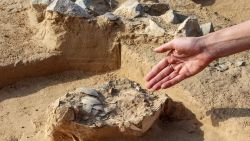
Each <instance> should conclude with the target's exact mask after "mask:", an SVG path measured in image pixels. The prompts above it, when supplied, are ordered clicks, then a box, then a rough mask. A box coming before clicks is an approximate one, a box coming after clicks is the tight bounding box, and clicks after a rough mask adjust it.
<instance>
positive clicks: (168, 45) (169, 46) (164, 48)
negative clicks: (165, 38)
mask: <svg viewBox="0 0 250 141" xmlns="http://www.w3.org/2000/svg"><path fill="white" fill-rule="evenodd" d="M172 49H173V46H172V42H168V43H166V44H163V45H161V46H160V47H157V48H155V49H154V51H155V52H157V53H163V52H166V51H169V50H172Z"/></svg>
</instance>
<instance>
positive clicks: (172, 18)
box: [161, 10, 181, 24]
mask: <svg viewBox="0 0 250 141" xmlns="http://www.w3.org/2000/svg"><path fill="white" fill-rule="evenodd" d="M161 17H162V19H163V20H164V21H165V22H166V23H172V24H178V23H180V21H181V20H180V19H179V17H178V14H177V13H176V12H175V11H174V10H168V11H167V12H166V13H165V14H163V15H161Z"/></svg>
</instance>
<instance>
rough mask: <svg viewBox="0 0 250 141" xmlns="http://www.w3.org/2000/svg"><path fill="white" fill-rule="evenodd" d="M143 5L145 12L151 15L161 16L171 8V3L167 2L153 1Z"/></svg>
mask: <svg viewBox="0 0 250 141" xmlns="http://www.w3.org/2000/svg"><path fill="white" fill-rule="evenodd" d="M142 6H143V12H145V13H147V14H149V15H151V16H160V15H163V14H164V13H166V11H168V10H169V9H170V7H169V5H168V4H166V3H152V4H145V5H142Z"/></svg>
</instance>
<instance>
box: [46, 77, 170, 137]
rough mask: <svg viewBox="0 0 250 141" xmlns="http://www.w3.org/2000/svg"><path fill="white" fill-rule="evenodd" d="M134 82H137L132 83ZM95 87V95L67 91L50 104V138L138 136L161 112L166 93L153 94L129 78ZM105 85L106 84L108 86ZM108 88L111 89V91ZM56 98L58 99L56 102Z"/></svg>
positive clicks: (48, 116)
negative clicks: (96, 95)
mask: <svg viewBox="0 0 250 141" xmlns="http://www.w3.org/2000/svg"><path fill="white" fill-rule="evenodd" d="M135 84H136V85H135ZM104 85H105V86H104V87H103V86H102V85H101V86H94V88H93V89H96V91H98V92H99V95H98V97H94V96H90V95H86V94H85V93H80V92H79V89H77V90H75V91H73V92H69V93H67V94H66V95H65V96H63V97H61V98H59V99H58V100H56V101H55V103H52V104H51V105H50V106H49V108H48V112H47V118H48V126H47V127H46V133H47V135H48V136H50V137H51V138H52V140H60V137H64V138H67V139H69V140H93V139H95V140H101V139H103V138H105V139H110V140H112V138H117V137H122V136H123V137H124V136H128V137H131V136H141V135H143V134H144V133H145V132H146V131H148V130H149V129H150V127H151V126H152V125H153V123H154V122H155V121H156V120H157V118H158V117H159V115H160V113H161V112H162V111H163V108H164V107H163V106H164V105H165V101H166V99H167V97H166V95H165V94H152V93H150V92H148V91H146V90H144V89H140V90H138V88H137V87H140V86H139V85H138V84H137V83H135V82H133V81H130V80H128V79H120V80H114V81H109V82H108V83H106V84H104ZM107 85H108V86H107ZM110 89H114V90H115V91H113V92H112V93H113V94H111V92H110V91H109V90H110ZM58 101H59V102H58Z"/></svg>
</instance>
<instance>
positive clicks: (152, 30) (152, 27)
mask: <svg viewBox="0 0 250 141" xmlns="http://www.w3.org/2000/svg"><path fill="white" fill-rule="evenodd" d="M145 32H146V33H147V34H148V35H151V36H155V37H159V36H163V35H164V34H165V30H164V29H163V28H161V27H160V26H159V25H157V24H156V23H155V22H154V21H152V20H149V25H148V26H147V27H146V29H145Z"/></svg>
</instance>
